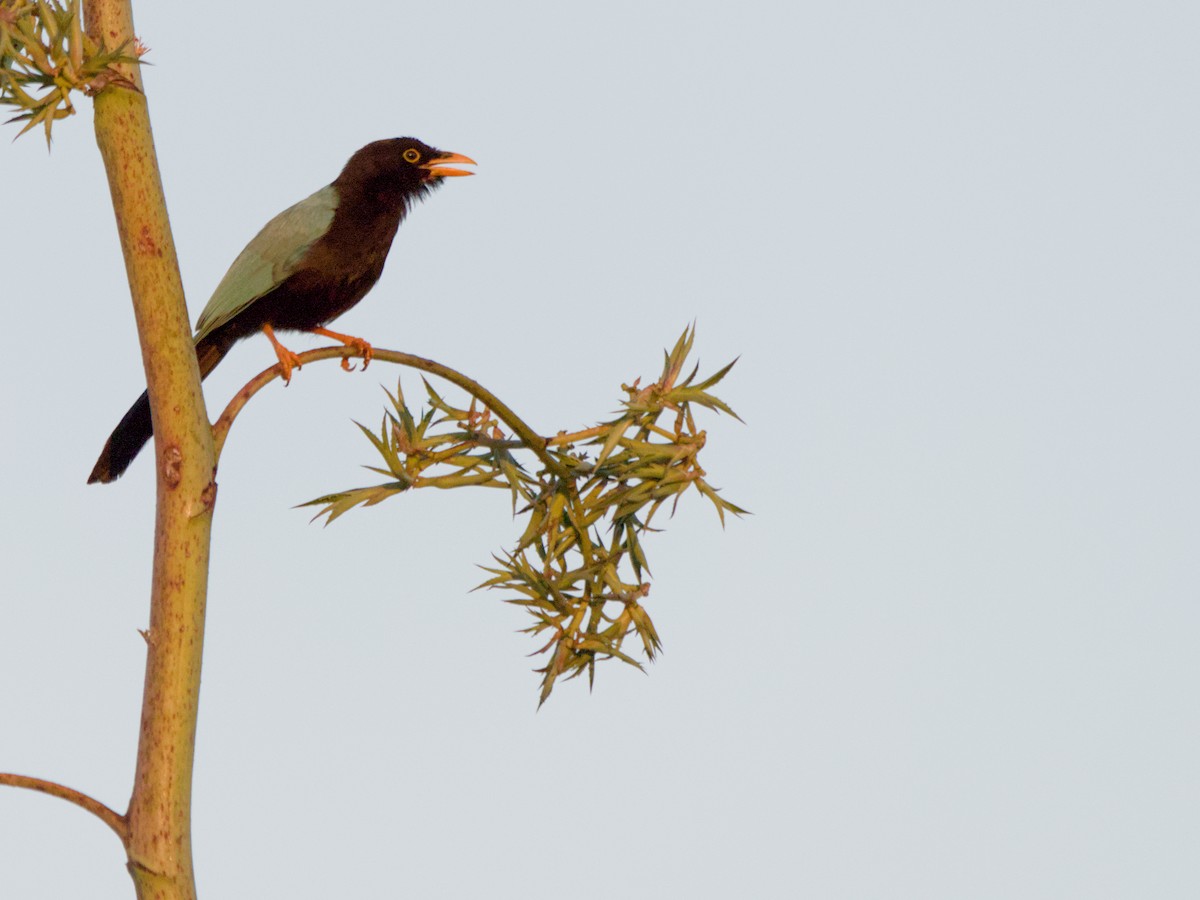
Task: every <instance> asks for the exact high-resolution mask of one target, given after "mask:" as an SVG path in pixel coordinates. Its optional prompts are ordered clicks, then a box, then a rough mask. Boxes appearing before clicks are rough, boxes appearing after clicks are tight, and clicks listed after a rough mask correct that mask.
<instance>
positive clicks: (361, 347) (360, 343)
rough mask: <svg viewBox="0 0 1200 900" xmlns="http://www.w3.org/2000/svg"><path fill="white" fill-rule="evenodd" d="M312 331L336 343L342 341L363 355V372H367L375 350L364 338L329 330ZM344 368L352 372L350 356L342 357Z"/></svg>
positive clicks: (317, 329) (318, 329)
mask: <svg viewBox="0 0 1200 900" xmlns="http://www.w3.org/2000/svg"><path fill="white" fill-rule="evenodd" d="M311 331H312V333H313V334H321V335H324V336H325V337H327V338H333V339H334V340H335V341H341V342H342V343H343V344H345V345H346V346H347V347H353V348H354V349H355V350H357V351H358V352H359V353H361V354H362V358H363V371H364V372H365V371H367V366H369V365H370V364H371V357H372V356H373V355H374V354H375V350H374V348H372V347H371V345H370V344H368V343H367V342H366V341H364V340H363V339H362V338H360V337H354V336H353V335H349V334H341V333H340V332H337V331H330V330H329V329H328V328H313V329H311ZM342 368H343V369H345V370H346V371H347V372H349V371H352V370H351V367H350V358H349V357H348V356H343V357H342Z"/></svg>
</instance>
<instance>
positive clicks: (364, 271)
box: [88, 137, 476, 484]
mask: <svg viewBox="0 0 1200 900" xmlns="http://www.w3.org/2000/svg"><path fill="white" fill-rule="evenodd" d="M458 165H472V166H473V165H476V163H475V161H474V160H473V159H471V158H470V157H469V156H463V155H462V154H460V153H448V152H446V151H444V150H438V149H436V148H434V147H430V146H428V145H427V144H424V143H422V142H421V141H419V140H417V139H416V138H411V137H403V138H389V139H385V140H380V141H374V142H373V143H370V144H367V145H366V146H365V147H362V148H361V149H359V150H357V151H356V152H355V153H354V155H353V156H351V157H350V159H349V161H348V162H347V163H346V165H345V166H344V167H343V168H342V171H341V173H340V174H339V175H338V177H337V178H336V179H335V180H334V181H333V183H332V184H328V185H326V186H325V187H323V188H321V189H320V190H319V191H317V192H316V193H315V194H312V195H311V196H309V197H307V198H306V199H304V200H301V201H300V202H299V203H297V204H295V205H294V206H291V207H289V208H288V209H285V210H284V211H283V212H281V213H280V214H279V215H277V216H275V218H273V219H271V221H269V222H267V224H266V225H264V226H263V228H262V230H261V231H259V233H258V234H257V235H256V236H255V237H254V239H253V240H251V241H250V243H249V244H247V245H246V247H245V249H244V250H242V252H241V253H240V254H238V257H237V259H235V260H234V261H233V265H231V266H230V267H229V271H228V272H226V273H225V277H224V278H222V279H221V281H220V283H219V284H218V285H217V288H216V290H215V291H213V295H212V297H211V299H209V301H208V303H207V305H206V306H205V307H204V310H203V311H202V312H201V313H200V317H199V318H198V319H197V320H196V331H195V336H194V337H193V341H194V343H195V346H196V360H197V362H198V363H199V365H200V378H201V380H203V379H204V378H206V377H208V375H209V373H211V372H212V370H213V369H215V368H216V367H217V364H218V363H220V362H221V360H222V359H224V358H225V354H227V353H228V352H229V350H230V348H231V347H232V346H233V345H234V344H235V343H237V342H238V341H240V340H242V339H243V338H247V337H251V336H252V335H254V334H257V333H258V332H260V331H261V332H262V333H263V334H265V335H266V337H267V340H269V341H270V342H271V346H272V347H273V349H274V350H275V356H276V358H277V359H278V360H279V366H280V368H281V369H282V374H283V379H284V382H285V383H288V382H290V380H291V376H292V369H293V368H299V367H300V360H299V358H298V357H297V356H296V354H295V353H293V352H292V351H291V350H289V349H288V348H287V347H285V346H284V345H283V344H281V343H280V342H279V339H278V338H277V337H276V335H275V332H276V331H277V330H279V331H308V332H311V333H313V334H318V335H322V336H324V337H328V338H332V339H334V340H336V341H339V342H341V343H343V344H345V345H346V346H348V347H353V348H354V349H355V350H357V351H358V352H359V353H361V354H362V355H363V357H364V360H365V361H366V362H369V361H370V355H371V345H370V344H369V343H367V342H366V341H365V340H363V339H362V338H358V337H353V336H351V335H347V334H341V333H339V332H336V331H330V330H329V329H327V328H326V327H325V326H326V325H327V324H328V323H330V322H332V321H333V320H334V319H336V318H337V317H338V316H340V315H341V314H342V313H344V312H346V310H348V309H350V308H351V307H352V306H354V305H355V304H356V303H358V301H359V300H361V299H362V298H363V297H364V296H366V294H367V292H368V291H370V290H371V288H372V287H374V286H375V282H376V281H378V280H379V276H380V274H381V273H382V272H383V265H384V262H385V261H386V260H387V255H388V251H389V250H390V249H391V246H392V240H393V238H395V236H396V230H397V229H398V228H399V227H400V223H401V222H402V221H403V220H404V218H405V216H406V215H407V214H408V212H409V210H410V209H411V208H412V206H413V204H414V203H416V202H417V201H419V200H422V199H424V198H425V197H427V196H428V195H429V194H430V192H431V191H433V190H434V189H435V188H437V187H439V186H440V185H441V184H442V181H443V179H445V178H451V177H456V176H462V175H474V174H475V173H474V172H470V171H467V170H465V169H459V168H456V166H458ZM342 366H343V368H347V369H348V368H349V367H350V366H349V361H348V359H343V360H342ZM364 366H365V362H364ZM153 433H154V426H153V423H152V422H151V418H150V399H149V396H148V394H147V393H145V392H143V394H142V396H141V397H139V398H138V400H137V402H135V403H134V404H133V406H131V407H130V409H129V412H127V413H126V414H125V417H124V418H123V419H122V420H121V422H120V424H118V425H117V427H116V428H115V429H114V430H113V433H112V435H111V436H110V437H109V439H108V442H107V443H106V444H105V445H104V449H103V450H102V451H101V453H100V458H99V459H98V460H97V461H96V465H95V467H94V468H93V469H92V473H91V475H90V476H88V484H94V483H96V482H101V483H108V482H111V481H115V480H116V479H118V478H120V477H121V475H123V474H124V473H125V470H126V469H128V468H129V465H130V464H131V463H132V462H133V460H134V458H135V457H136V456H137V455H138V453H139V452H140V451H141V449H142V447H143V446H145V444H146V442H147V441H148V440H150V438H151V436H152V435H153Z"/></svg>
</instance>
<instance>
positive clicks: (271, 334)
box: [262, 325, 300, 385]
mask: <svg viewBox="0 0 1200 900" xmlns="http://www.w3.org/2000/svg"><path fill="white" fill-rule="evenodd" d="M262 330H263V334H265V335H266V336H267V340H269V341H270V342H271V346H272V347H274V348H275V356H276V358H277V359H278V360H279V368H280V369H282V370H283V383H284V384H285V385H286V384H291V381H292V369H293V368H297V369H299V368H300V357H298V356H297V355H296V354H295V353H293V352H292V351H291V350H289V349H288V348H287V347H285V346H283V344H281V343H279V339H278V338H277V337H275V329H274V328H272V327H271V326H270V325H264V326H263V327H262Z"/></svg>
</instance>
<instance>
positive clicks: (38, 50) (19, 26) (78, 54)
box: [0, 0, 146, 144]
mask: <svg viewBox="0 0 1200 900" xmlns="http://www.w3.org/2000/svg"><path fill="white" fill-rule="evenodd" d="M128 48H129V44H122V45H121V46H120V47H118V48H117V49H115V50H107V49H105V48H104V47H103V46H100V45H97V44H96V42H95V41H93V40H92V39H91V38H90V37H88V35H87V34H86V33H85V32H84V30H83V24H82V20H81V18H80V11H79V0H67V2H66V3H62V2H59V0H36V2H30V0H0V104H3V105H6V106H11V107H15V108H16V109H18V110H21V112H20V113H18V115H16V116H13V118H11V119H9V120H8V122H25V126H24V127H23V128H22V129H21V130H20V132H18V134H17V136H18V137H20V136H21V135H22V134H24V133H25V132H27V131H29V130H30V129H31V128H34V127H35V126H37V125H41V126H42V127H43V128H44V129H45V131H46V143H47V144H49V143H50V131H51V127H52V126H53V124H54V122H55V121H56V120H58V119H63V118H66V117H67V116H69V115H72V114H74V112H75V107H74V106H73V105H72V103H71V92H72V91H76V90H79V91H83V92H84V93H85V94H87V95H89V96H91V95H93V94H95V93H97V92H99V91H100V90H103V89H104V88H105V87H106V86H108V85H110V84H120V85H121V86H123V87H127V88H130V89H131V90H137V87H136V86H135V85H134V84H133V82H131V81H129V79H127V78H126V77H124V76H123V75H121V74H120V72H119V71H118V70H117V69H116V66H117V64H118V63H135V62H137V61H138V58H139V57H141V56H142V54H144V53H145V52H146V50H145V48H144V47H143V46H142V45H141V44H140V43H139V42H136V41H135V42H133V48H132V49H133V53H132V54H130V53H127V52H126V50H127V49H128ZM5 124H8V123H7V122H6V123H5Z"/></svg>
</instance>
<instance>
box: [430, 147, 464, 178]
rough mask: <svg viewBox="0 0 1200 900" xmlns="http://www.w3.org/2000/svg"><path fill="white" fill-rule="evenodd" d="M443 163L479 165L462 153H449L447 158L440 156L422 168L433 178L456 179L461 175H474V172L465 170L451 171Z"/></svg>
mask: <svg viewBox="0 0 1200 900" xmlns="http://www.w3.org/2000/svg"><path fill="white" fill-rule="evenodd" d="M442 163H459V164H460V165H467V166H475V165H478V163H476V162H475V160H473V159H471V157H469V156H463V155H462V154H461V153H447V154H446V155H445V156H439V157H438V158H437V159H431V160H430V161H429V162H427V163H425V164H424V165H422V166H421V168H422V169H424V170H425V171H426V172H428V173H429V177H431V178H454V177H456V176H459V175H474V174H475V173H474V172H468V171H466V170H465V169H451V168H448V167H446V166H444V165H442Z"/></svg>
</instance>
